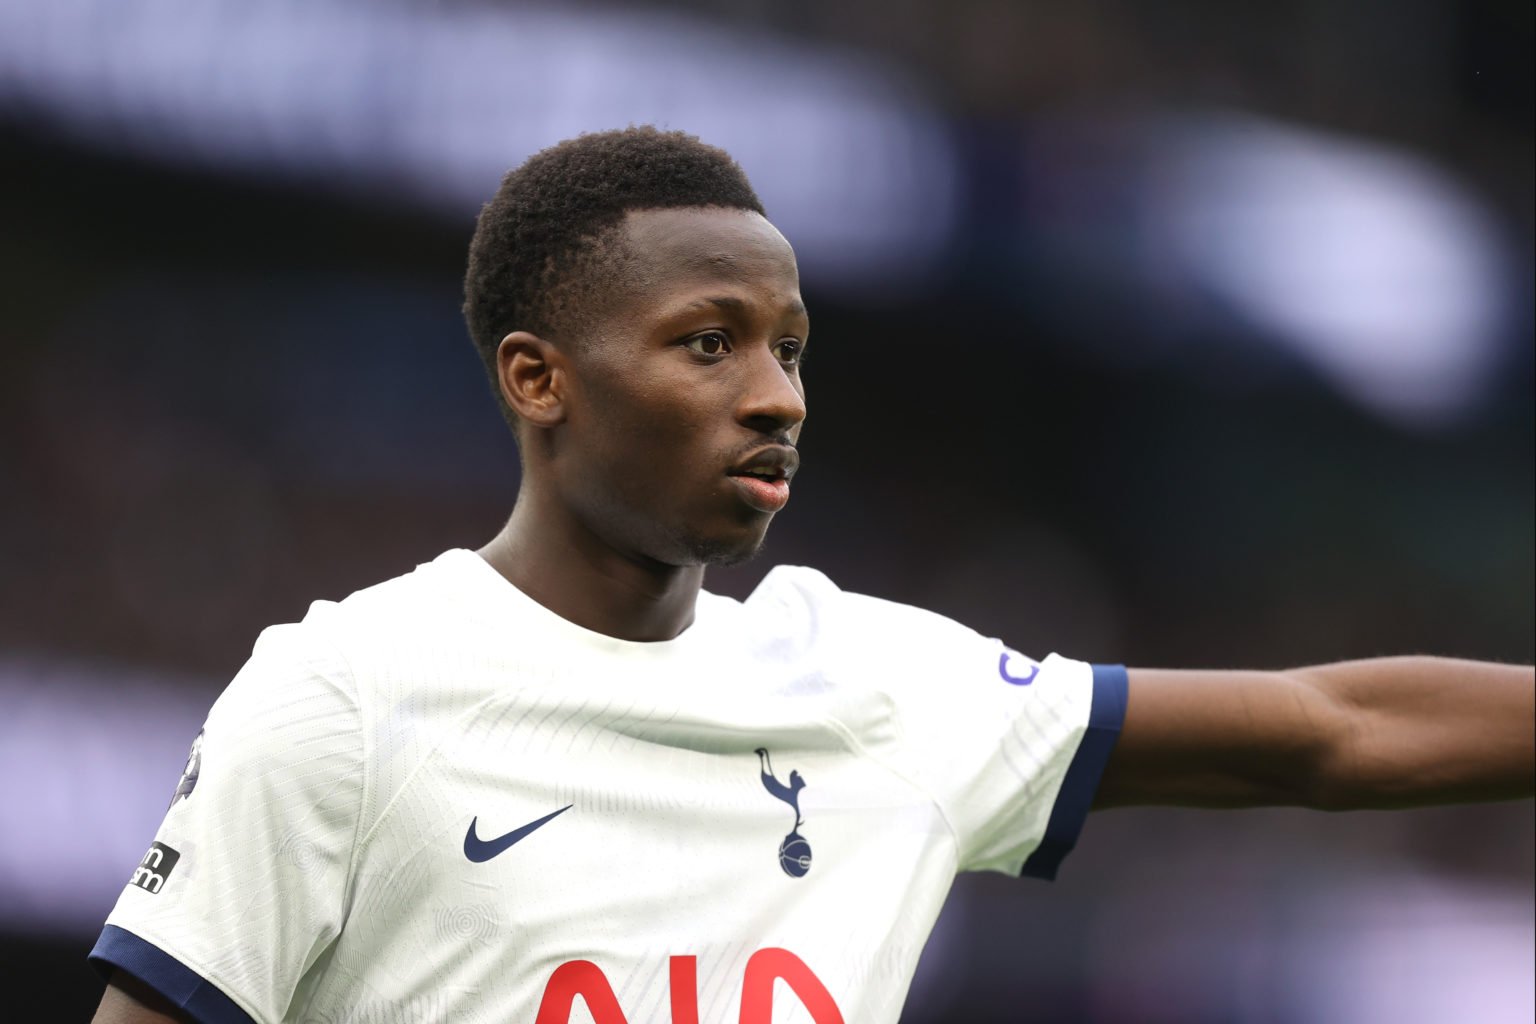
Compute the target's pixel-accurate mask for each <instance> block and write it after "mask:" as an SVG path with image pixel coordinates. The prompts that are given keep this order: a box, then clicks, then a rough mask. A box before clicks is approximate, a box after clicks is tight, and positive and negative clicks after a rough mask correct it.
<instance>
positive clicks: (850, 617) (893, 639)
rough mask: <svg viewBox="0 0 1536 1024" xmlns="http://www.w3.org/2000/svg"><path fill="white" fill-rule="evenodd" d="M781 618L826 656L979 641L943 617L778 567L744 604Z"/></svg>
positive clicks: (812, 573)
mask: <svg viewBox="0 0 1536 1024" xmlns="http://www.w3.org/2000/svg"><path fill="white" fill-rule="evenodd" d="M744 608H745V610H746V611H747V612H748V613H749V615H748V618H749V620H757V619H760V618H761V616H752V615H751V614H750V613H751V612H753V611H754V610H757V611H763V612H767V611H769V610H773V611H775V612H777V613H778V615H779V616H780V618H781V621H782V622H783V623H784V628H785V629H786V630H787V631H788V632H789V633H790V634H792V635H793V634H800V635H802V636H804V637H805V638H806V639H807V640H808V641H814V642H815V646H816V647H817V648H819V649H820V650H821V651H823V652H827V651H833V650H838V649H843V650H855V651H860V652H864V653H865V654H868V652H871V651H878V652H881V653H882V654H884V653H897V654H900V653H901V652H906V653H911V652H912V651H914V650H916V649H918V648H933V647H937V648H940V649H942V648H943V647H946V646H948V645H950V644H953V643H956V642H967V641H969V640H972V639H974V638H975V637H976V634H975V633H974V632H973V631H972V630H971V629H969V628H968V627H966V626H964V625H961V624H960V623H958V622H956V621H954V620H953V619H950V618H947V617H945V616H944V615H941V614H939V613H938V612H933V611H929V610H928V609H926V608H920V607H917V606H916V605H910V604H904V603H902V602H900V601H893V600H889V599H886V598H882V597H873V596H870V595H868V594H862V593H858V592H856V591H852V590H844V589H843V588H842V587H840V586H839V585H838V584H837V583H835V582H833V580H832V579H831V578H830V577H829V576H827V574H826V573H824V572H821V571H820V570H818V569H813V568H810V567H808V566H801V565H780V566H776V567H774V568H773V569H772V570H770V571H769V573H768V574H767V575H766V576H765V577H764V578H763V581H762V582H761V583H760V584H758V586H757V589H756V590H754V591H753V592H752V594H751V596H749V597H748V598H747V600H746V602H745V604H744Z"/></svg>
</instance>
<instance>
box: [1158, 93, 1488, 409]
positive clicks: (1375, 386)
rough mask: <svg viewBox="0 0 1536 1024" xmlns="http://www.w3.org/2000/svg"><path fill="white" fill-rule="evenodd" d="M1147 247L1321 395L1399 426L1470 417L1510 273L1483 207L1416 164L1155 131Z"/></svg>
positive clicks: (1352, 151)
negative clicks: (1344, 399) (1315, 375)
mask: <svg viewBox="0 0 1536 1024" xmlns="http://www.w3.org/2000/svg"><path fill="white" fill-rule="evenodd" d="M1157 152H1158V153H1159V154H1160V157H1159V159H1158V160H1157V161H1156V163H1154V166H1153V170H1152V175H1151V182H1150V184H1151V195H1150V202H1149V206H1150V211H1151V214H1152V216H1153V217H1154V218H1155V220H1156V227H1155V228H1154V242H1153V248H1154V249H1156V250H1158V251H1161V252H1162V254H1163V257H1162V258H1164V259H1168V260H1172V261H1177V262H1180V263H1182V264H1183V266H1184V269H1185V270H1186V271H1187V273H1188V274H1189V276H1190V277H1191V279H1192V280H1194V281H1195V282H1196V283H1197V284H1198V286H1200V287H1202V288H1204V289H1205V290H1207V291H1208V292H1209V294H1211V295H1213V296H1215V297H1216V298H1217V299H1218V300H1220V301H1222V302H1224V303H1226V304H1227V305H1228V306H1229V307H1230V308H1231V309H1232V310H1234V311H1235V312H1236V313H1237V314H1238V315H1239V316H1242V317H1244V318H1246V319H1248V320H1249V321H1250V322H1251V323H1252V325H1253V326H1254V327H1256V328H1258V329H1259V330H1260V331H1261V332H1262V333H1263V334H1264V335H1266V336H1268V337H1270V338H1272V339H1273V340H1274V341H1276V342H1277V343H1279V344H1282V345H1285V346H1287V347H1289V348H1290V349H1291V350H1292V351H1293V352H1294V353H1295V354H1297V355H1299V356H1301V357H1302V358H1303V359H1304V360H1305V361H1306V362H1308V363H1310V364H1311V365H1312V366H1313V368H1314V369H1316V370H1317V371H1319V372H1320V373H1321V374H1322V375H1323V376H1324V377H1325V378H1327V379H1328V380H1329V381H1330V382H1332V383H1333V385H1334V386H1335V387H1337V388H1338V389H1339V390H1341V391H1343V392H1344V393H1346V394H1348V395H1349V396H1350V397H1352V398H1354V399H1356V400H1357V401H1359V402H1361V403H1362V404H1364V405H1365V406H1367V407H1368V408H1370V409H1372V410H1374V411H1376V412H1377V413H1380V414H1383V415H1385V416H1387V417H1389V418H1392V419H1394V420H1399V421H1407V422H1415V421H1428V422H1431V423H1433V422H1435V421H1438V420H1443V419H1452V418H1456V417H1457V416H1459V415H1462V414H1464V413H1466V412H1468V411H1469V410H1470V409H1472V408H1474V407H1475V406H1476V405H1477V404H1478V403H1479V401H1480V400H1481V399H1482V398H1483V396H1484V394H1485V392H1486V391H1487V390H1488V388H1489V387H1490V385H1491V384H1492V383H1493V382H1494V379H1495V376H1496V374H1497V371H1498V370H1499V369H1500V363H1501V362H1502V359H1501V357H1502V355H1503V352H1502V351H1501V346H1500V342H1501V341H1503V340H1504V337H1505V336H1506V334H1507V332H1508V329H1509V326H1510V325H1509V323H1508V321H1509V319H1510V316H1511V313H1512V310H1511V308H1510V307H1511V306H1512V302H1511V300H1510V297H1509V294H1508V280H1509V278H1510V276H1511V274H1512V270H1511V268H1509V267H1508V265H1507V261H1506V258H1505V256H1504V253H1503V252H1502V251H1501V247H1500V243H1499V239H1498V237H1497V235H1496V233H1495V231H1494V228H1493V226H1492V221H1491V218H1490V216H1489V214H1488V212H1487V211H1486V210H1485V209H1483V208H1482V207H1481V206H1480V205H1479V204H1478V202H1477V201H1476V200H1475V199H1474V198H1473V197H1472V196H1471V195H1470V194H1468V193H1467V192H1466V191H1465V190H1464V189H1462V188H1461V187H1459V186H1458V185H1457V184H1456V183H1455V182H1454V181H1452V180H1451V179H1450V178H1449V177H1448V176H1447V175H1445V174H1443V173H1442V172H1440V171H1438V170H1437V169H1436V168H1435V167H1433V166H1432V165H1430V164H1429V163H1428V162H1427V161H1424V160H1421V159H1417V158H1414V157H1412V156H1410V155H1408V154H1406V153H1402V152H1398V151H1396V150H1393V149H1390V148H1388V147H1386V146H1380V145H1372V144H1369V143H1366V142H1363V141H1358V140H1346V139H1343V138H1338V137H1333V136H1329V135H1325V134H1322V133H1320V132H1316V131H1310V130H1306V129H1303V128H1300V127H1294V126H1288V125H1282V124H1276V123H1273V122H1268V121H1264V120H1261V119H1258V118H1253V117H1239V116H1235V115H1234V116H1228V117H1204V118H1199V119H1193V120H1186V121H1184V122H1181V123H1179V122H1176V123H1174V124H1173V125H1171V126H1169V130H1167V131H1166V132H1165V133H1164V134H1163V138H1162V140H1161V142H1160V143H1159V145H1158V146H1157Z"/></svg>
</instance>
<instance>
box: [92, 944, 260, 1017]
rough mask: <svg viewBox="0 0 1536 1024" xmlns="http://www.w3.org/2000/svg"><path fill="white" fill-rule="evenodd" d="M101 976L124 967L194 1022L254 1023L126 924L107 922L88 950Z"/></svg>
mask: <svg viewBox="0 0 1536 1024" xmlns="http://www.w3.org/2000/svg"><path fill="white" fill-rule="evenodd" d="M90 960H91V966H92V967H94V968H96V970H97V972H98V973H100V974H101V975H102V976H103V977H110V976H111V974H112V969H113V968H116V969H117V970H119V971H124V972H126V973H128V974H131V975H133V976H134V977H135V978H138V979H139V980H140V981H142V982H143V983H144V984H146V985H148V986H149V987H150V988H152V989H154V990H155V991H156V992H159V993H160V994H161V995H163V996H165V998H167V999H169V1000H170V1001H171V1002H172V1003H174V1004H176V1005H177V1006H179V1007H181V1008H182V1009H183V1010H185V1011H186V1012H187V1013H189V1014H191V1016H192V1019H193V1020H195V1021H197V1022H198V1024H256V1022H255V1021H254V1020H253V1019H252V1018H251V1016H250V1014H248V1013H246V1012H245V1011H244V1010H242V1009H240V1007H239V1006H238V1005H237V1004H236V1003H235V1001H234V1000H233V999H230V998H229V996H227V995H225V994H224V993H223V992H221V991H220V990H219V989H218V987H217V986H215V985H214V984H213V983H212V982H210V981H208V980H207V979H206V978H204V977H203V976H202V975H200V974H198V973H197V972H196V971H194V970H192V969H191V968H190V967H188V966H187V965H186V964H184V963H182V962H181V961H180V960H177V959H176V958H175V957H173V956H171V954H169V953H167V952H166V951H165V950H163V949H161V948H160V947H159V946H156V945H155V944H154V943H152V942H148V941H146V940H144V939H141V938H139V937H138V936H137V935H135V934H133V932H130V931H128V930H127V929H126V928H119V927H118V926H117V925H113V924H109V925H107V926H106V927H105V928H103V929H102V930H101V938H99V939H97V940H96V947H95V948H94V949H92V950H91V953H90Z"/></svg>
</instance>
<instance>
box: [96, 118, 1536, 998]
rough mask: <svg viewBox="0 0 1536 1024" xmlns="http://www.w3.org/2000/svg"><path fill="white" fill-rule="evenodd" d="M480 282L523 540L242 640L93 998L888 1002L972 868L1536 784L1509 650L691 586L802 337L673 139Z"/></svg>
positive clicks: (589, 161)
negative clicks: (1219, 667) (1179, 816)
mask: <svg viewBox="0 0 1536 1024" xmlns="http://www.w3.org/2000/svg"><path fill="white" fill-rule="evenodd" d="M466 296H467V301H466V304H465V310H466V314H467V317H468V320H469V325H470V331H471V334H472V335H473V337H474V339H475V342H476V344H477V345H478V346H479V348H480V350H481V354H482V356H483V357H484V360H485V363H486V367H487V370H488V372H489V374H490V377H491V380H492V382H493V385H494V389H495V392H496V394H497V396H498V398H499V400H500V402H501V403H502V407H503V409H504V411H505V412H506V414H507V417H508V419H509V421H510V422H511V424H512V427H513V429H514V430H515V431H516V433H517V435H518V439H519V442H520V446H521V452H522V461H523V481H522V489H521V491H520V493H519V495H518V499H517V503H516V507H515V508H514V509H513V511H512V516H511V518H510V520H509V521H508V523H507V525H506V527H505V528H504V529H503V530H502V531H501V533H500V534H499V535H498V536H497V537H496V538H495V539H493V540H492V541H491V542H490V543H489V544H487V545H486V546H485V547H484V548H482V549H481V550H480V551H478V552H470V551H465V550H455V551H450V552H448V553H447V554H444V555H442V556H440V557H439V558H437V559H436V560H435V561H433V562H430V563H428V564H426V565H423V566H421V567H419V568H418V569H417V570H416V571H415V572H413V573H411V574H409V575H407V576H403V577H400V578H398V579H395V580H391V581H389V582H386V583H383V584H380V585H378V586H375V587H372V588H370V589H367V590H364V591H361V592H359V593H357V594H354V595H352V596H351V597H349V598H347V599H346V600H344V601H342V602H340V603H330V602H319V603H316V604H315V605H314V606H313V607H312V608H311V609H310V612H309V614H308V615H307V616H306V617H305V618H304V621H303V622H301V623H299V624H297V625H286V626H276V627H273V628H271V629H269V630H267V631H266V632H265V633H263V634H262V636H261V639H260V640H259V641H258V642H257V645H256V648H255V651H254V653H253V654H252V657H251V660H250V661H249V663H248V664H247V665H246V666H245V668H244V669H243V670H242V671H241V672H240V674H239V675H238V676H237V677H236V678H235V680H234V681H233V682H232V683H231V684H230V686H229V688H228V690H226V692H225V693H224V695H223V696H221V697H220V698H219V700H218V702H217V703H216V704H215V705H214V707H213V709H212V711H211V712H210V713H209V716H208V720H207V724H206V726H205V728H204V730H203V732H202V733H201V734H200V736H199V738H198V741H197V743H196V745H195V755H194V757H191V758H189V760H188V767H187V771H186V772H185V773H184V774H183V777H182V779H181V781H180V783H179V784H178V785H177V786H176V788H175V794H174V798H173V801H172V804H171V807H170V809H169V811H168V812H167V814H166V818H165V822H164V824H163V825H162V827H161V829H160V832H159V835H158V837H157V839H156V841H155V843H154V845H153V846H152V848H151V849H150V851H149V852H148V853H147V854H146V856H145V858H144V861H143V862H142V863H141V865H140V866H139V868H138V870H137V871H136V872H135V873H134V876H133V878H132V880H131V882H130V884H129V885H128V886H127V888H126V889H125V890H124V893H123V895H122V897H121V899H120V900H119V902H118V904H117V907H116V909H115V910H114V911H113V912H112V915H111V917H110V918H109V919H108V923H107V927H106V929H105V930H104V932H103V934H102V937H101V940H100V941H99V942H98V944H97V946H96V948H95V950H94V951H93V953H92V958H93V960H94V961H95V962H96V963H97V965H98V966H100V967H101V968H102V969H103V970H104V971H106V972H107V973H108V974H109V977H110V979H111V983H110V986H109V988H108V990H107V994H106V996H105V998H104V999H103V1001H102V1005H101V1008H100V1010H99V1011H98V1014H97V1018H96V1019H97V1020H98V1021H102V1022H130V1021H132V1022H146V1021H164V1020H183V1019H193V1020H198V1021H219V1022H225V1021H242V1022H243V1021H251V1020H254V1021H261V1022H269V1021H326V1022H339V1021H375V1020H378V1021H384V1020H431V1021H487V1022H490V1021H529V1022H533V1024H566V1022H567V1021H570V1020H578V1021H585V1020H589V1019H590V1020H593V1021H596V1022H597V1024H620V1022H630V1024H635V1022H641V1021H645V1022H651V1021H658V1022H660V1021H672V1022H673V1024H685V1022H686V1024H697V1022H699V1021H701V1020H702V1021H724V1020H734V1021H740V1022H742V1024H770V1022H772V1021H778V1020H781V1019H789V1017H790V1015H791V1011H795V1012H797V1013H798V1014H799V1015H798V1016H795V1017H794V1019H796V1020H804V1019H810V1020H814V1021H816V1022H817V1024H831V1022H834V1021H847V1022H858V1024H878V1022H894V1021H895V1020H896V1019H897V1017H898V1015H899V1013H900V1010H901V1005H902V1000H903V997H904V995H905V993H906V989H907V986H908V983H909V981H910V979H911V976H912V971H913V968H914V966H915V964H916V962H917V958H918V953H919V952H920V950H921V949H922V946H923V943H924V941H925V939H926V937H927V935H928V932H929V929H930V928H931V927H932V925H933V922H934V919H935V917H936V916H937V914H938V912H939V908H940V905H941V903H942V902H943V899H944V896H945V894H946V892H947V891H948V888H949V885H950V883H951V880H952V879H953V877H954V875H955V873H956V872H957V871H969V870H983V869H990V870H997V871H1006V872H1012V873H1020V872H1022V873H1024V874H1031V875H1038V876H1043V877H1047V878H1049V877H1052V876H1053V875H1054V874H1055V871H1056V868H1057V865H1058V863H1059V862H1060V860H1061V858H1062V856H1063V855H1064V854H1065V853H1066V852H1067V851H1068V850H1069V849H1070V848H1071V847H1072V845H1073V843H1074V841H1075V839H1076V837H1077V834H1078V831H1079V829H1080V828H1081V826H1082V823H1083V818H1084V817H1085V815H1086V813H1087V811H1088V810H1089V808H1090V806H1113V805H1121V804H1134V803H1162V804H1185V805H1196V806H1233V807H1236V806H1251V805H1258V804H1298V805H1304V806H1312V807H1322V808H1348V807H1395V806H1407V805H1412V804H1423V803H1433V802H1440V801H1457V800H1481V799H1501V798H1515V797H1525V796H1529V795H1531V793H1532V788H1533V771H1536V754H1533V738H1532V736H1533V723H1536V713H1533V691H1536V681H1533V674H1532V671H1531V669H1530V668H1519V667H1506V666H1499V665H1491V664H1481V663H1474V662H1454V661H1445V660H1438V659H1432V658H1395V659H1384V660H1378V661H1367V662H1355V663H1347V664H1338V665H1328V666H1321V667H1316V668H1307V669H1297V670H1295V671H1290V672H1179V671H1146V670H1140V669H1133V670H1130V671H1129V672H1127V671H1126V670H1124V669H1122V668H1119V667H1113V666H1109V667H1105V666H1100V667H1094V666H1089V665H1086V664H1083V663H1080V662H1076V661H1071V660H1068V659H1066V658H1062V657H1059V656H1057V655H1051V656H1050V657H1048V658H1046V659H1045V660H1044V661H1040V662H1036V661H1033V660H1031V659H1030V658H1028V657H1026V656H1024V655H1023V654H1020V653H1019V652H1017V651H1014V650H1011V649H1010V648H1008V647H1007V646H1005V645H1004V644H1003V643H1002V642H1001V641H998V640H993V639H988V638H986V637H983V636H979V635H977V634H975V633H973V632H971V631H970V630H968V629H966V628H965V627H964V626H961V625H958V624H956V623H954V622H951V621H949V620H947V619H944V618H942V617H940V616H937V615H934V614H931V613H928V612H925V611H921V610H918V609H915V608H910V607H905V606H901V605H896V604H891V603H887V602H884V601H880V600H877V599H874V598H869V597H862V596H859V595H856V594H850V593H845V592H843V591H841V590H839V589H838V588H837V586H836V585H835V584H833V583H832V582H831V581H830V580H828V579H827V578H826V577H824V576H822V575H821V574H819V573H817V572H815V571H814V570H810V569H800V568H783V567H781V568H778V569H775V570H773V571H772V572H770V573H769V574H768V576H767V578H766V579H765V580H764V581H763V583H762V584H761V586H760V587H759V588H758V589H757V591H756V592H755V593H754V594H753V595H752V596H751V597H750V598H749V599H748V600H747V601H745V602H743V603H738V602H736V601H732V600H728V599H725V598H721V597H716V596H714V595H711V594H709V593H707V592H705V591H703V590H702V583H703V578H704V570H705V567H706V566H708V565H712V564H728V563H733V562H739V561H741V560H743V559H745V558H749V557H750V556H751V555H752V554H753V553H754V552H755V551H757V549H758V547H759V546H760V545H761V544H762V541H763V537H764V534H765V532H766V531H767V529H768V524H769V522H770V521H771V520H772V518H773V516H774V515H775V514H776V513H777V512H779V511H780V510H781V509H783V508H784V505H785V503H786V502H787V501H788V499H789V492H790V484H791V480H792V478H793V477H794V474H795V470H796V467H797V465H798V461H799V459H798V455H797V454H796V447H795V446H796V442H797V440H798V438H799V436H800V431H801V428H802V426H803V423H804V420H805V415H806V404H805V388H804V386H803V384H802V381H801V378H800V361H801V358H802V356H803V355H804V353H805V348H806V339H807V333H808V326H809V325H808V321H807V318H806V311H805V306H804V305H803V303H802V302H801V299H800V294H799V282H798V277H797V272H796V267H795V259H794V254H793V252H792V251H791V249H790V246H789V243H788V242H786V241H785V240H784V238H783V237H782V236H781V235H780V234H779V233H778V231H776V230H775V229H774V227H773V225H772V224H770V223H769V222H768V221H767V220H766V219H765V218H764V215H763V210H762V207H761V204H760V203H759V202H758V200H757V197H756V196H755V195H754V194H753V192H752V189H751V187H750V185H749V184H748V183H747V181H746V179H745V177H744V176H743V175H742V173H741V171H740V170H739V168H737V167H736V165H735V164H734V163H733V162H732V161H731V160H730V158H729V157H728V156H727V155H725V154H724V153H722V152H720V151H719V150H715V149H712V148H710V147H708V146H705V145H703V144H701V143H699V142H698V141H697V140H695V139H693V138H692V137H689V136H685V135H681V134H677V133H663V132H658V131H656V130H654V129H649V128H640V129H629V130H626V131H618V132H608V133H603V134H597V135H587V136H582V137H581V138H579V139H576V140H573V141H570V142H565V143H562V144H561V145H559V146H556V147H554V148H552V149H550V150H546V151H545V152H543V153H540V154H538V155H537V156H535V157H533V158H532V159H531V160H529V161H528V162H527V163H526V164H525V165H523V166H522V167H521V168H519V169H518V170H516V171H513V172H512V173H511V174H510V175H508V176H507V178H506V180H505V181H504V182H503V184H502V187H501V189H500V191H499V192H498V193H497V195H496V197H495V199H494V200H493V201H492V202H491V203H490V204H489V205H488V206H487V207H486V208H485V210H484V211H483V213H482V214H481V217H480V223H479V227H478V230H477V231H476V234H475V239H474V242H473V244H472V247H471V251H470V262H469V274H468V278H467V284H466ZM913 413H914V414H920V413H921V409H914V410H913ZM776 1000H777V1003H776V1002H775V1001H776Z"/></svg>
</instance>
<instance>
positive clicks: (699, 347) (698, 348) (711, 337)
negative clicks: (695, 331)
mask: <svg viewBox="0 0 1536 1024" xmlns="http://www.w3.org/2000/svg"><path fill="white" fill-rule="evenodd" d="M688 348H689V350H690V351H693V352H697V353H698V354H699V355H701V356H723V355H725V354H726V353H727V352H729V351H730V350H731V340H730V339H729V338H727V337H726V336H725V335H723V334H721V333H720V332H719V331H710V332H709V333H708V334H700V335H698V336H697V337H693V338H689V339H688Z"/></svg>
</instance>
